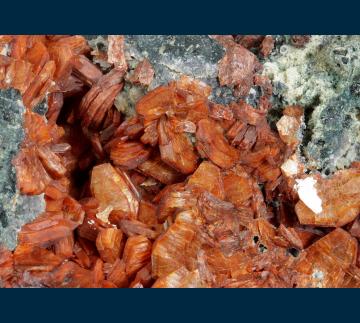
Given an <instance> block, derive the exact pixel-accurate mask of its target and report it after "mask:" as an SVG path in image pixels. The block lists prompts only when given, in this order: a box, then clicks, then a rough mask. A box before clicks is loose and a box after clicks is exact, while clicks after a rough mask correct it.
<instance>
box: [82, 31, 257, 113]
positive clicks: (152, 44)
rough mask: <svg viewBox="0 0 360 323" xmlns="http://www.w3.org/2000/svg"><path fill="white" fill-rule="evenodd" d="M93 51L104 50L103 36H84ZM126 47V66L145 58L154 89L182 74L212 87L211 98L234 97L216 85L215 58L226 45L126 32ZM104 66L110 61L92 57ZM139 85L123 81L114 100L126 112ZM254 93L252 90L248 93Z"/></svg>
mask: <svg viewBox="0 0 360 323" xmlns="http://www.w3.org/2000/svg"><path fill="white" fill-rule="evenodd" d="M87 38H88V39H89V44H90V46H91V47H92V48H93V51H94V52H97V51H99V50H101V51H103V52H106V51H107V46H108V43H107V37H106V36H87ZM125 51H126V56H127V61H128V64H129V67H130V68H131V69H134V68H135V67H136V66H137V64H138V63H139V62H140V61H142V60H143V59H148V60H149V62H150V64H151V65H152V67H153V69H154V72H155V75H154V79H153V81H152V82H151V84H150V85H149V87H148V89H149V90H151V89H154V88H156V87H157V86H159V85H162V84H166V83H168V82H169V81H171V80H174V79H178V78H179V77H180V76H181V75H184V74H185V75H189V76H191V77H193V78H195V79H199V80H202V81H205V82H206V83H207V84H209V85H210V86H211V87H212V88H213V96H212V97H210V99H212V100H213V101H216V102H219V103H228V102H231V101H233V100H234V97H233V95H232V90H231V89H230V88H228V87H221V86H220V85H219V82H218V79H217V76H218V62H219V61H220V60H221V59H222V57H223V56H224V53H225V49H224V48H223V46H221V45H220V44H219V43H218V42H217V41H216V40H214V39H211V38H210V37H208V36H207V35H171V36H169V35H128V36H125ZM94 62H95V63H97V64H98V65H99V66H100V67H102V68H103V69H104V70H106V69H107V68H109V65H108V64H106V63H105V61H103V60H98V59H97V58H95V59H94ZM143 94H144V89H143V88H142V87H139V86H136V85H132V84H129V83H127V84H125V87H124V90H123V91H122V92H121V93H120V95H119V96H118V97H117V99H116V101H115V104H116V106H117V107H118V109H119V110H120V111H122V112H124V113H125V114H126V115H127V116H132V115H133V114H134V105H135V102H136V101H137V100H138V98H140V97H141V96H143ZM251 95H253V93H251Z"/></svg>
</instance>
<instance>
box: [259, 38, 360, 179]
mask: <svg viewBox="0 0 360 323" xmlns="http://www.w3.org/2000/svg"><path fill="white" fill-rule="evenodd" d="M276 40H277V41H276V47H275V50H274V51H273V53H272V54H271V55H270V59H269V61H267V62H265V63H264V72H263V73H264V74H265V75H267V76H268V77H269V78H270V79H271V80H272V84H273V89H274V94H275V96H274V98H273V106H274V110H273V111H272V113H271V115H272V116H275V118H276V117H278V116H279V115H280V114H279V113H276V112H277V111H281V109H282V108H283V107H284V106H286V105H288V104H300V105H302V106H303V107H304V108H305V125H306V127H305V129H304V134H303V142H302V146H301V152H302V155H303V157H304V158H305V161H306V165H307V166H308V168H309V169H311V170H319V171H321V172H322V173H323V174H325V175H328V174H330V173H332V172H334V171H335V170H336V169H342V168H346V167H348V166H349V165H350V164H351V162H352V161H354V160H359V159H360V148H359V143H360V120H359V112H360V109H359V106H360V101H359V98H360V90H359V89H360V36H312V37H311V40H310V42H309V43H307V44H306V45H305V46H304V47H303V48H297V47H295V46H293V45H292V44H291V41H290V38H289V37H286V36H278V37H277V38H276Z"/></svg>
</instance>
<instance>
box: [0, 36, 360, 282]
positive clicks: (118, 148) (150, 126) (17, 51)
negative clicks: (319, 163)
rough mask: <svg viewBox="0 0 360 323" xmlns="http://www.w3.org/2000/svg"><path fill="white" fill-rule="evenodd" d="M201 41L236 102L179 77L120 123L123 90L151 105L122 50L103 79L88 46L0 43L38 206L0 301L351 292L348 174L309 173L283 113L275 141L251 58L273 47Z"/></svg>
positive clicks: (353, 175) (6, 268) (3, 260)
mask: <svg viewBox="0 0 360 323" xmlns="http://www.w3.org/2000/svg"><path fill="white" fill-rule="evenodd" d="M213 38H215V39H217V40H218V41H219V42H220V43H221V44H222V45H223V46H224V47H225V48H226V53H225V56H224V57H223V59H222V60H221V61H220V62H219V75H218V76H219V81H220V84H221V85H223V86H230V87H231V88H233V89H234V90H235V94H237V95H238V98H239V100H238V101H237V102H231V103H229V104H227V105H224V104H219V103H214V102H212V101H211V100H210V99H209V98H211V95H212V88H211V87H210V86H209V85H207V84H206V83H204V82H202V81H200V80H195V79H193V78H191V77H189V76H185V75H183V76H181V77H180V78H179V79H178V80H174V81H171V82H169V83H168V84H162V85H161V86H159V87H157V88H155V89H152V90H151V91H148V92H146V93H145V95H144V96H143V97H141V98H140V99H139V100H137V102H136V103H135V112H134V115H133V116H132V117H128V116H127V115H125V114H123V113H122V112H120V111H119V110H118V109H117V108H116V106H115V105H114V102H115V97H116V96H117V95H118V94H119V93H121V91H123V88H124V84H125V83H126V87H127V86H134V85H135V86H136V87H139V85H141V86H143V89H144V91H147V86H149V85H150V83H151V82H152V79H153V77H154V70H153V68H152V66H151V62H150V61H148V60H147V59H145V60H143V61H141V62H139V63H138V65H137V66H136V67H135V69H133V70H128V68H129V66H130V67H131V68H133V66H134V65H133V62H131V63H130V62H128V57H127V55H128V53H127V51H126V43H125V38H124V36H121V35H112V36H109V37H108V41H109V46H108V51H107V53H106V52H105V51H104V53H102V59H103V60H104V61H105V62H107V65H106V66H108V68H109V69H108V70H107V71H106V73H104V74H103V72H102V71H101V70H100V68H99V67H98V66H96V65H95V64H94V63H93V60H92V58H93V57H92V55H98V54H99V53H94V52H90V49H89V46H88V44H87V40H86V39H85V38H84V37H81V36H66V35H61V36H60V35H56V36H42V35H32V36H27V35H20V36H0V51H1V53H4V55H0V88H9V87H13V88H16V89H18V90H19V91H20V93H21V94H22V96H23V102H24V105H25V110H26V111H25V113H24V130H25V138H24V141H23V143H22V144H21V147H20V149H19V152H18V154H17V156H16V158H15V159H14V160H13V164H14V166H15V169H16V178H17V186H18V188H19V191H20V193H21V194H28V195H37V194H42V193H43V194H44V199H45V202H46V208H45V211H44V212H43V213H42V214H39V215H38V217H37V218H36V219H35V220H34V221H32V222H31V223H27V224H26V225H24V226H23V227H22V229H21V230H20V232H19V234H18V245H17V247H16V249H15V250H14V251H13V252H11V251H9V250H6V249H5V248H3V247H0V287H30V286H36V287H84V288H85V287H88V288H93V287H96V288H115V287H118V288H127V287H129V288H142V287H155V288H165V287H166V288H180V287H193V288H197V287H289V288H292V287H360V268H359V264H360V260H359V254H360V253H359V251H358V240H357V239H359V238H360V218H359V213H360V168H359V163H356V162H355V163H353V164H352V165H351V167H349V168H348V169H344V170H341V171H337V172H335V173H334V174H332V175H330V176H327V177H323V176H322V175H321V174H320V173H317V172H316V171H312V172H310V173H309V172H306V170H307V169H306V166H305V164H304V163H303V159H302V157H301V155H300V149H299V145H300V143H301V136H302V129H303V127H302V126H303V119H304V117H303V114H304V111H303V108H302V107H300V106H288V107H285V108H284V110H283V116H282V117H281V118H280V119H279V121H278V122H277V124H276V126H277V131H276V130H272V128H271V127H270V126H269V124H268V122H267V113H268V110H269V109H270V107H271V102H272V100H271V96H272V86H271V82H270V80H269V79H268V78H267V77H265V76H263V75H261V74H260V73H258V72H259V71H260V70H261V64H260V63H259V60H258V58H257V56H256V55H255V54H254V53H257V55H258V57H259V58H261V60H263V59H266V57H267V56H268V55H270V54H271V51H272V49H273V46H274V39H273V38H272V37H271V36H261V35H238V36H235V37H233V36H231V35H225V36H213ZM307 40H308V38H307V37H306V36H292V42H293V43H294V44H295V45H296V46H303V45H304V44H305V43H306V41H307ZM98 58H99V57H97V59H98ZM128 63H130V64H128ZM252 86H256V87H258V88H260V89H261V91H260V92H261V97H260V98H259V100H258V101H259V102H258V104H257V106H252V105H250V104H249V103H248V101H247V100H246V98H245V96H246V95H247V94H248V92H249V90H250V88H251V87H252ZM126 87H125V88H126ZM45 98H47V103H48V108H49V109H48V111H47V113H46V115H45V116H40V115H38V114H37V113H36V112H35V110H36V109H35V110H33V109H34V108H35V107H37V105H38V103H40V102H42V101H43V100H44V99H45Z"/></svg>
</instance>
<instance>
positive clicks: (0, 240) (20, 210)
mask: <svg viewBox="0 0 360 323" xmlns="http://www.w3.org/2000/svg"><path fill="white" fill-rule="evenodd" d="M23 114H24V106H23V104H22V101H21V96H20V94H19V92H18V91H16V90H14V89H9V90H0V245H1V244H3V245H5V246H6V247H7V248H9V249H14V248H15V246H16V241H17V233H18V231H19V229H20V228H21V226H22V225H23V224H25V223H28V222H30V221H31V220H33V219H34V218H35V217H36V216H37V215H38V214H39V213H41V212H42V211H43V210H44V206H45V202H44V198H43V196H42V195H39V196H25V195H20V193H19V191H18V190H17V188H16V175H15V169H14V167H13V165H12V163H11V162H12V159H13V158H14V157H15V156H16V154H17V152H18V150H19V146H20V144H21V142H22V140H23V138H24V130H23Z"/></svg>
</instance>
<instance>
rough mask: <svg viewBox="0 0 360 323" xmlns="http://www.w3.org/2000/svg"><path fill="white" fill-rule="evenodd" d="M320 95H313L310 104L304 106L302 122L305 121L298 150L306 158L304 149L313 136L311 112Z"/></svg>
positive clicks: (317, 103)
mask: <svg viewBox="0 0 360 323" xmlns="http://www.w3.org/2000/svg"><path fill="white" fill-rule="evenodd" d="M320 102H321V101H320V96H319V95H317V96H315V97H314V99H313V100H312V101H311V103H310V104H308V105H306V106H305V107H304V123H305V129H304V130H303V139H302V143H301V145H300V152H301V155H302V156H303V157H304V158H305V160H307V157H306V153H305V149H306V147H307V145H308V143H309V142H310V141H311V138H312V136H313V131H314V125H313V124H312V122H311V117H312V114H313V112H314V110H315V108H316V107H317V106H319V104H320Z"/></svg>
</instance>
